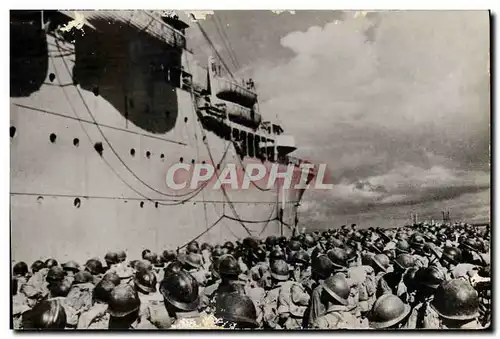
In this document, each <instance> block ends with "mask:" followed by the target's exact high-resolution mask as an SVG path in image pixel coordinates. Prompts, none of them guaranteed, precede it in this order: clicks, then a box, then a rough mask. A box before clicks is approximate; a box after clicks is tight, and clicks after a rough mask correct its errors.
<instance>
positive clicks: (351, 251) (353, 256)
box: [344, 246, 357, 263]
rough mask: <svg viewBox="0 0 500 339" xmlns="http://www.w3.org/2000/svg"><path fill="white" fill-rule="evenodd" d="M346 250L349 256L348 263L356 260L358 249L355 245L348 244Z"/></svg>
mask: <svg viewBox="0 0 500 339" xmlns="http://www.w3.org/2000/svg"><path fill="white" fill-rule="evenodd" d="M344 250H345V254H346V256H347V262H348V263H350V262H353V261H354V260H356V255H357V252H356V250H355V249H354V248H353V247H351V246H346V247H345V249H344Z"/></svg>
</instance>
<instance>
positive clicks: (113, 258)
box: [104, 252, 119, 272]
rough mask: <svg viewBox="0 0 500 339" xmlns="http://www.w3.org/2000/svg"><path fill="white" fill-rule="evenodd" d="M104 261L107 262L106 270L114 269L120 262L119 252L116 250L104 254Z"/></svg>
mask: <svg viewBox="0 0 500 339" xmlns="http://www.w3.org/2000/svg"><path fill="white" fill-rule="evenodd" d="M104 261H105V262H106V266H107V267H106V268H105V272H108V271H114V270H115V268H116V266H117V265H118V264H119V261H118V254H117V253H116V252H108V253H106V255H105V256H104Z"/></svg>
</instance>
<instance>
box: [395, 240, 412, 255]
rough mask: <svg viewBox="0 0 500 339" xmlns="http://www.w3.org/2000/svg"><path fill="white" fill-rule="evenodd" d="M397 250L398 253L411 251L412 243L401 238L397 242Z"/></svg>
mask: <svg viewBox="0 0 500 339" xmlns="http://www.w3.org/2000/svg"><path fill="white" fill-rule="evenodd" d="M395 250H396V253H397V254H401V253H410V244H408V241H406V240H400V241H398V242H397V243H396V248H395Z"/></svg>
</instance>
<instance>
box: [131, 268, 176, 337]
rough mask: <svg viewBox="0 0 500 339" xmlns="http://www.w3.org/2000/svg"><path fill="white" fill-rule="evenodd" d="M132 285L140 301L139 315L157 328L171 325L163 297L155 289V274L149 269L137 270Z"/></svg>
mask: <svg viewBox="0 0 500 339" xmlns="http://www.w3.org/2000/svg"><path fill="white" fill-rule="evenodd" d="M134 286H135V290H136V291H137V295H138V296H139V299H140V301H141V308H140V310H139V316H140V317H143V318H145V319H147V320H148V321H149V322H151V323H152V324H153V325H154V326H156V327H157V328H161V329H165V328H169V327H170V326H171V325H172V322H171V319H170V317H169V315H168V313H167V310H166V308H165V305H164V302H163V297H162V296H161V294H159V293H157V290H156V275H155V274H154V273H153V272H151V271H138V272H136V274H135V276H134Z"/></svg>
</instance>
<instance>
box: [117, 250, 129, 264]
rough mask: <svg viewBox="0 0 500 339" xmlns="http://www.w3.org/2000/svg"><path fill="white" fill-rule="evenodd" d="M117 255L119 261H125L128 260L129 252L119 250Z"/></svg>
mask: <svg viewBox="0 0 500 339" xmlns="http://www.w3.org/2000/svg"><path fill="white" fill-rule="evenodd" d="M117 256H118V262H119V263H123V262H125V261H126V260H127V253H125V251H124V250H121V251H118V253H117Z"/></svg>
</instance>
